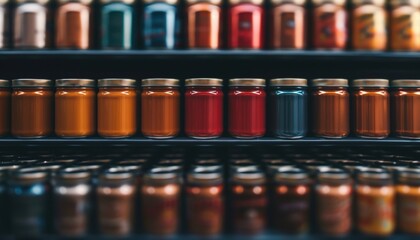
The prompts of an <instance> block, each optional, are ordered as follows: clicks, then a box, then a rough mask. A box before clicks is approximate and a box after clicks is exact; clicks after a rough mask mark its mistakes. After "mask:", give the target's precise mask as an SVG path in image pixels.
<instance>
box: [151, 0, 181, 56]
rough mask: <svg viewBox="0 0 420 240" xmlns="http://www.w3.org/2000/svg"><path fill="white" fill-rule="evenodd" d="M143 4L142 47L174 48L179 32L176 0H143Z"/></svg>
mask: <svg viewBox="0 0 420 240" xmlns="http://www.w3.org/2000/svg"><path fill="white" fill-rule="evenodd" d="M144 4H145V5H144V22H143V31H144V32H143V36H144V47H145V48H146V49H174V48H176V47H177V43H178V39H177V38H178V34H179V30H178V29H179V19H178V10H177V8H178V6H177V5H178V0H165V1H160V0H144Z"/></svg>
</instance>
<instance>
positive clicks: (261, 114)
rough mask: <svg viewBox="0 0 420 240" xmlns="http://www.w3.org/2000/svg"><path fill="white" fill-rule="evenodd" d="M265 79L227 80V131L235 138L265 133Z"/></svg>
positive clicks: (253, 136) (259, 135)
mask: <svg viewBox="0 0 420 240" xmlns="http://www.w3.org/2000/svg"><path fill="white" fill-rule="evenodd" d="M264 86H265V80H264V79H260V78H235V79H230V80H229V88H230V89H229V113H228V115H229V133H230V135H232V136H233V137H237V138H257V137H262V136H264V134H265V96H266V93H265V89H264Z"/></svg>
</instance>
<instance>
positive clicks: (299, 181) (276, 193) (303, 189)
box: [270, 167, 311, 234]
mask: <svg viewBox="0 0 420 240" xmlns="http://www.w3.org/2000/svg"><path fill="white" fill-rule="evenodd" d="M272 188H273V189H272V190H271V194H270V196H271V199H270V200H271V207H272V208H271V211H272V214H273V218H272V219H273V228H274V229H275V230H276V231H279V232H282V233H288V234H299V233H306V232H308V230H309V215H310V214H309V213H310V212H309V210H310V200H311V197H310V196H311V180H310V176H309V174H308V173H306V172H305V171H303V170H302V169H300V168H296V167H294V168H293V167H292V168H290V167H289V168H287V169H286V170H285V171H281V170H279V171H278V172H277V173H275V175H274V181H273V185H272ZM279 216H282V217H279Z"/></svg>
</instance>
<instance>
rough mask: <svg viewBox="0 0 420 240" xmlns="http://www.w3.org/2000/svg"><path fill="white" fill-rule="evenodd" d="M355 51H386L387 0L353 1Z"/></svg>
mask: <svg viewBox="0 0 420 240" xmlns="http://www.w3.org/2000/svg"><path fill="white" fill-rule="evenodd" d="M352 3H353V16H352V19H353V23H352V24H353V29H352V30H353V31H352V34H353V39H352V43H353V44H352V45H353V49H354V50H372V51H384V50H386V47H387V41H388V39H387V38H388V36H387V13H386V10H385V0H353V1H352Z"/></svg>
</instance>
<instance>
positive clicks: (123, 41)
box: [101, 0, 135, 49]
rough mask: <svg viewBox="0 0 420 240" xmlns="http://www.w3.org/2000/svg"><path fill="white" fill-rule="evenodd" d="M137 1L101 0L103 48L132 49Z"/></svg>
mask: <svg viewBox="0 0 420 240" xmlns="http://www.w3.org/2000/svg"><path fill="white" fill-rule="evenodd" d="M134 2H135V0H101V36H102V38H101V39H102V40H101V47H102V48H103V49H132V48H133V38H134V37H133V36H134V34H133V32H134V27H133V25H134V19H135V15H134V14H135V11H134V6H133V4H134Z"/></svg>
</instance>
